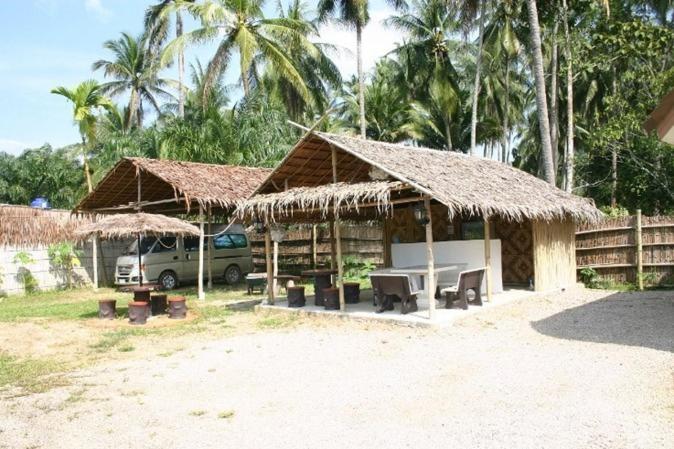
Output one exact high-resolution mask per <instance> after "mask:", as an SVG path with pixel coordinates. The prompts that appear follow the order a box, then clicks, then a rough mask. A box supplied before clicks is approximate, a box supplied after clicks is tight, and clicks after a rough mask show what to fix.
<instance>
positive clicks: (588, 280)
mask: <svg viewBox="0 0 674 449" xmlns="http://www.w3.org/2000/svg"><path fill="white" fill-rule="evenodd" d="M580 280H581V281H582V282H583V284H585V287H587V288H597V286H598V285H599V273H597V270H595V269H594V268H583V269H582V270H580Z"/></svg>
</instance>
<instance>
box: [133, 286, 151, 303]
mask: <svg viewBox="0 0 674 449" xmlns="http://www.w3.org/2000/svg"><path fill="white" fill-rule="evenodd" d="M150 291H151V289H150V287H144V286H137V287H134V288H133V300H134V301H148V302H149V301H150Z"/></svg>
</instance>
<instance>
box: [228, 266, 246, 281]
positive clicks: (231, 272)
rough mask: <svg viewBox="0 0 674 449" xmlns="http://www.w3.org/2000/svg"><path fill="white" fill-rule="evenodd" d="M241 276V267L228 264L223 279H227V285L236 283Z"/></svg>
mask: <svg viewBox="0 0 674 449" xmlns="http://www.w3.org/2000/svg"><path fill="white" fill-rule="evenodd" d="M242 277H243V276H242V275H241V269H240V268H239V267H237V266H236V265H230V266H228V267H227V269H226V270H225V281H227V283H228V284H229V285H234V284H238V283H239V282H241V279H242Z"/></svg>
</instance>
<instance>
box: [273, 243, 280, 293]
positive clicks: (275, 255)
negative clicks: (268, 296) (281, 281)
mask: <svg viewBox="0 0 674 449" xmlns="http://www.w3.org/2000/svg"><path fill="white" fill-rule="evenodd" d="M273 246H274V266H273V270H272V271H273V273H272V276H273V278H272V288H273V290H274V296H276V295H277V294H278V292H279V288H278V281H277V280H276V278H277V277H278V242H277V241H276V240H274V242H273Z"/></svg>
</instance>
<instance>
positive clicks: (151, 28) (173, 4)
mask: <svg viewBox="0 0 674 449" xmlns="http://www.w3.org/2000/svg"><path fill="white" fill-rule="evenodd" d="M190 3H194V0H161V1H159V2H158V3H156V4H154V5H151V6H149V7H148V8H147V10H146V11H145V32H146V33H147V35H148V38H149V40H150V46H154V47H157V49H159V48H161V46H162V45H164V44H165V43H166V40H167V39H168V35H169V30H170V28H171V14H173V15H174V17H175V29H176V38H179V37H180V36H182V35H183V17H182V10H183V9H184V8H185V6H186V5H188V4H190ZM177 60H178V84H179V87H178V116H179V117H184V116H185V83H184V80H185V52H184V50H183V49H182V48H180V49H178V55H177Z"/></svg>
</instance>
